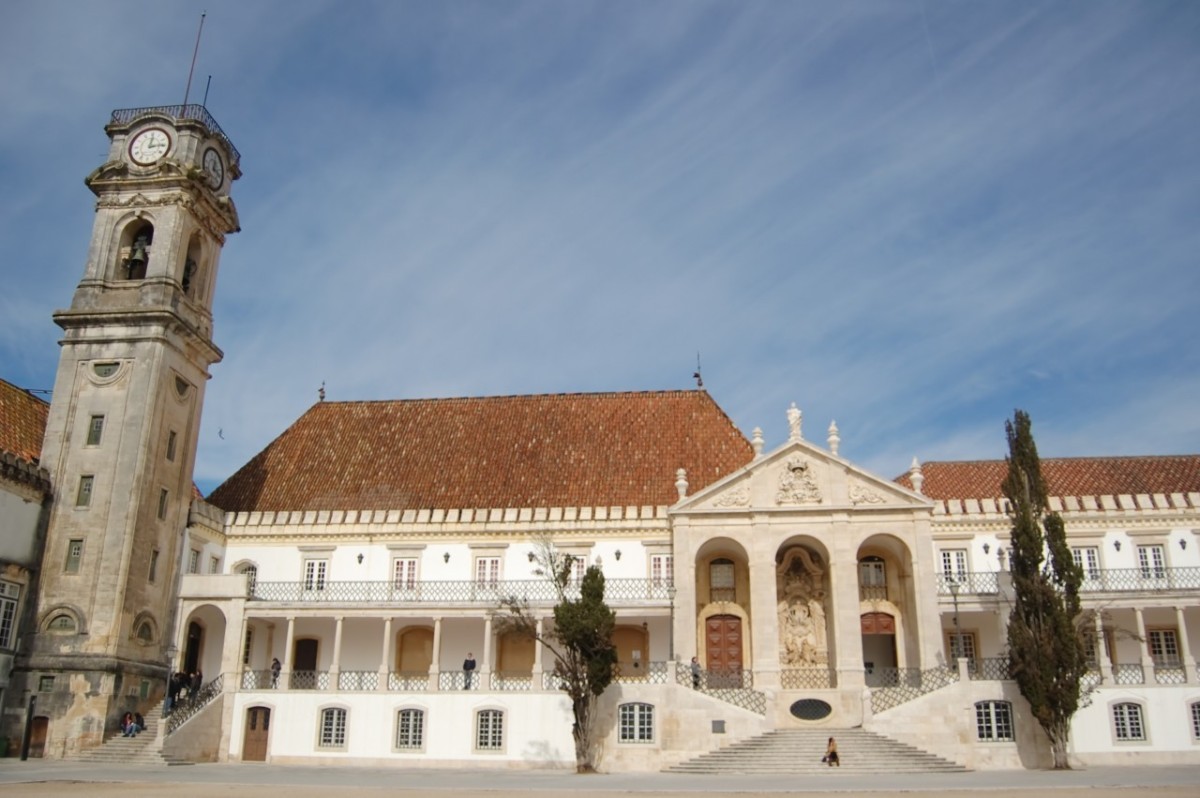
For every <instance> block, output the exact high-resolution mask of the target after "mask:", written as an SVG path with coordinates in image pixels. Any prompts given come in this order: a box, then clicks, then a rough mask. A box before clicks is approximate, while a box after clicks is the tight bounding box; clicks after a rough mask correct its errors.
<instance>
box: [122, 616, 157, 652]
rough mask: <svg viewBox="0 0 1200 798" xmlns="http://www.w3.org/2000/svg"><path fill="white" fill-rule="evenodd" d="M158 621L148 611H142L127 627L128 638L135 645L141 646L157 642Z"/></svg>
mask: <svg viewBox="0 0 1200 798" xmlns="http://www.w3.org/2000/svg"><path fill="white" fill-rule="evenodd" d="M158 629H159V627H158V621H157V620H156V619H155V617H154V615H153V614H152V613H151V612H149V611H148V610H143V611H141V612H139V613H138V614H137V616H135V617H134V619H133V623H132V624H130V626H129V636H130V638H132V639H133V641H134V642H135V643H137V644H138V645H142V646H149V645H153V644H154V643H157V642H158Z"/></svg>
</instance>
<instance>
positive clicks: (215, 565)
mask: <svg viewBox="0 0 1200 798" xmlns="http://www.w3.org/2000/svg"><path fill="white" fill-rule="evenodd" d="M208 572H209V573H210V574H219V573H221V558H220V557H209V558H208Z"/></svg>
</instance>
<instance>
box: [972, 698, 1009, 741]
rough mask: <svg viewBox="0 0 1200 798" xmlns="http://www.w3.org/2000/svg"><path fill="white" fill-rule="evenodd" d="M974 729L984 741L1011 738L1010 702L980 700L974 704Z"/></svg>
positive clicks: (1007, 739)
mask: <svg viewBox="0 0 1200 798" xmlns="http://www.w3.org/2000/svg"><path fill="white" fill-rule="evenodd" d="M975 731H976V733H977V734H978V736H979V739H980V740H983V741H986V742H1005V741H1011V740H1013V739H1014V738H1013V722H1012V704H1010V703H1009V702H1007V701H980V702H979V703H978V704H976V705H975Z"/></svg>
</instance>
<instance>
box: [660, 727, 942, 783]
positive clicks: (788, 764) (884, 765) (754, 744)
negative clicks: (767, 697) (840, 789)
mask: <svg viewBox="0 0 1200 798" xmlns="http://www.w3.org/2000/svg"><path fill="white" fill-rule="evenodd" d="M830 736H833V737H834V738H836V739H837V746H838V755H839V756H840V757H841V760H842V766H841V771H842V772H848V773H933V772H959V773H961V772H964V771H966V768H964V767H963V766H962V765H958V764H956V763H954V762H951V761H950V760H948V759H943V758H941V757H939V756H935V755H934V754H931V753H928V752H926V751H922V750H921V749H919V748H914V747H912V746H910V745H905V744H904V743H900V742H897V741H895V740H892V739H890V738H887V737H883V736H882V735H878V734H873V733H872V732H869V731H864V730H863V729H777V730H776V731H773V732H768V733H767V734H763V735H760V736H758V737H752V738H751V739H749V740H743V741H742V742H739V743H734V744H733V745H730V746H728V747H727V748H722V749H720V750H718V751H710V752H709V753H707V754H702V755H701V756H698V757H696V758H695V759H690V760H688V761H686V762H680V763H679V764H678V765H674V766H672V767H669V768H667V769H666V772H668V773H762V774H771V773H829V772H831V771H832V772H837V771H838V768H830V767H829V766H828V765H826V764H824V763H823V762H821V757H822V756H824V755H825V746H826V744H827V742H828V741H829V738H830Z"/></svg>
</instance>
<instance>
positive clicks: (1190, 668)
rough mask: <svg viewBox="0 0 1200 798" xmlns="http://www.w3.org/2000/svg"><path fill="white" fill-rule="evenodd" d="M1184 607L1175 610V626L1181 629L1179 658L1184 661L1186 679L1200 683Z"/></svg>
mask: <svg viewBox="0 0 1200 798" xmlns="http://www.w3.org/2000/svg"><path fill="white" fill-rule="evenodd" d="M1184 620H1185V619H1184V617H1183V607H1176V608H1175V625H1176V626H1177V627H1178V628H1179V656H1180V657H1181V658H1182V659H1183V673H1184V678H1185V679H1187V680H1188V682H1190V683H1193V684H1194V683H1195V682H1198V681H1200V674H1198V673H1197V671H1196V658H1195V657H1194V656H1192V646H1191V644H1190V643H1189V642H1188V633H1187V624H1186V623H1184Z"/></svg>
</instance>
